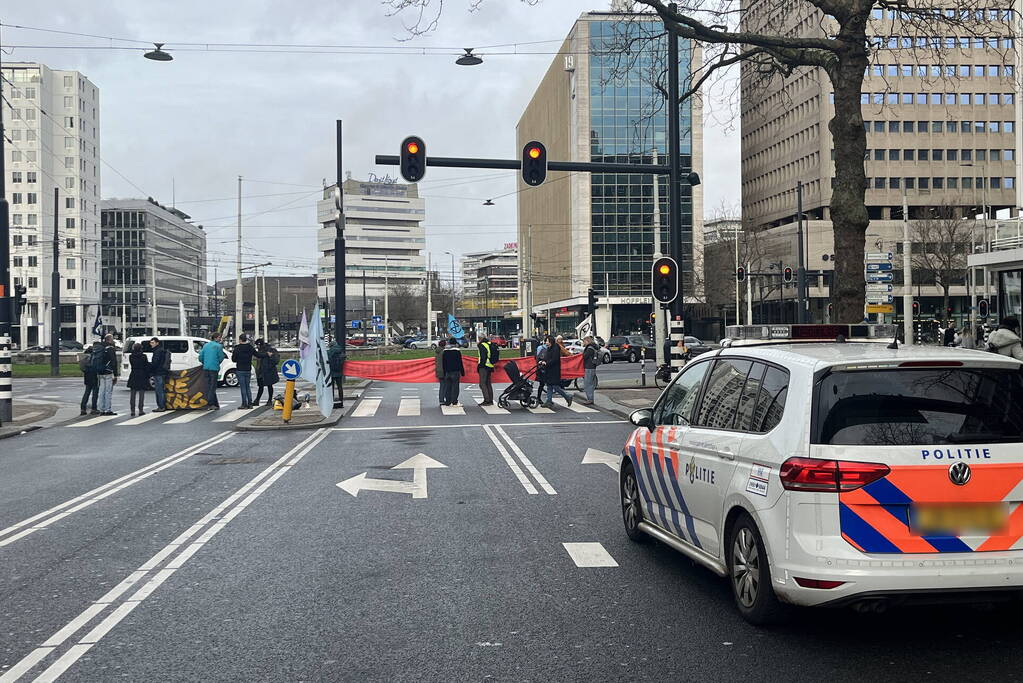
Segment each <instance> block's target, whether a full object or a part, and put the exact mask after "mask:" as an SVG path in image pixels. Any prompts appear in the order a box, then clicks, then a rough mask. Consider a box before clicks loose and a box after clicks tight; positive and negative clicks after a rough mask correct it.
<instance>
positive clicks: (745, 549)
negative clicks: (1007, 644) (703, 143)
mask: <svg viewBox="0 0 1023 683" xmlns="http://www.w3.org/2000/svg"><path fill="white" fill-rule="evenodd" d="M895 334H896V330H895V327H894V326H891V325H770V326H752V327H751V326H743V327H730V328H728V330H727V337H728V338H730V339H731V340H732V341H731V343H730V345H728V346H727V347H726V348H722V349H721V350H718V351H713V352H711V353H708V354H705V355H703V356H700V357H699V358H698V359H696V360H694V361H692V362H691V363H689V364H688V365H687V366H686V367H685V368H684V369H683V370H682V371H681V372H680V373H678V375H677V376H676V377H675V379H674V381H672V383H671V384H670V385H669V386H668V387H667V388H666V389H665V390H664V392H663V393H662V394H661V396H660V397H659V398H658V400H657V402H656V404H655V405H654V406H653V407H652V408H646V409H642V410H637V411H636V412H634V413H633V414H632V416H631V421H632V423H633V424H634V425H636V427H637V429H635V431H634V432H633V433H632V435H631V437H630V438H629V440H628V443H627V444H626V445H625V448H624V450H623V452H622V467H621V475H620V491H621V506H622V516H623V519H624V522H625V531H626V533H627V534H628V536H629V537H630V538H631V539H632V540H634V541H643V540H647V539H649V538H654V539H657V540H658V541H661V542H663V543H665V544H667V545H669V546H671V547H672V548H674V549H675V550H677V551H679V552H681V553H682V554H684V555H686V556H687V557H689V558H691V559H692V560H695V561H696V562H698V563H700V564H702V565H703V566H705V567H707V568H709V569H710V570H711V571H713V572H715V573H717V574H718V575H720V576H722V577H727V578H728V580H729V581H730V583H731V586H732V592H733V595H734V597H735V602H736V605H737V607H738V609H739V611H740V613H741V614H742V616H743V617H745V618H746V620H747V621H749V622H751V623H754V624H766V623H770V622H772V621H776V620H777V619H779V618H780V617H781V616H782V615H783V613H784V611H785V606H784V604H785V603H787V604H791V605H800V606H816V605H829V606H851V607H853V608H855V609H857V610H859V611H882V610H884V609H885V608H886V607H888V606H889V605H892V604H901V603H907V602H913V601H919V602H924V601H928V602H930V601H942V600H949V599H955V600H966V601H977V602H989V601H996V600H1001V599H1019V598H1020V597H1021V596H1023V504H1021V503H1023V372H1021V368H1023V364H1021V363H1019V362H1017V361H1015V360H1012V359H1010V358H1007V357H1005V356H1000V355H997V354H993V353H988V352H985V351H965V350H962V349H952V348H942V347H921V346H905V345H899V344H896V343H894V342H893V339H894V337H895Z"/></svg>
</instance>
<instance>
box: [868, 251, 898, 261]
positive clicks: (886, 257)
mask: <svg viewBox="0 0 1023 683" xmlns="http://www.w3.org/2000/svg"><path fill="white" fill-rule="evenodd" d="M893 258H895V254H893V253H892V252H890V251H889V252H887V253H885V252H877V253H872V254H867V260H868V261H891V260H892V259H893Z"/></svg>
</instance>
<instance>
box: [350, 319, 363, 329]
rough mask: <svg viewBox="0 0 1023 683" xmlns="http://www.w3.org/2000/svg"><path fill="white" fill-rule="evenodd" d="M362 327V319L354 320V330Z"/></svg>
mask: <svg viewBox="0 0 1023 683" xmlns="http://www.w3.org/2000/svg"><path fill="white" fill-rule="evenodd" d="M360 327H362V321H361V320H353V321H352V329H353V330H357V329H359V328H360Z"/></svg>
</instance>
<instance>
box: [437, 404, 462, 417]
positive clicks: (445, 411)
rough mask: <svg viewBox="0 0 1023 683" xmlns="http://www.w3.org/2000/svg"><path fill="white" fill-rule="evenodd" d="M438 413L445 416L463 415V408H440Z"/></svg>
mask: <svg viewBox="0 0 1023 683" xmlns="http://www.w3.org/2000/svg"><path fill="white" fill-rule="evenodd" d="M440 412H442V413H443V414H445V415H465V408H463V407H462V404H458V405H457V406H441V407H440Z"/></svg>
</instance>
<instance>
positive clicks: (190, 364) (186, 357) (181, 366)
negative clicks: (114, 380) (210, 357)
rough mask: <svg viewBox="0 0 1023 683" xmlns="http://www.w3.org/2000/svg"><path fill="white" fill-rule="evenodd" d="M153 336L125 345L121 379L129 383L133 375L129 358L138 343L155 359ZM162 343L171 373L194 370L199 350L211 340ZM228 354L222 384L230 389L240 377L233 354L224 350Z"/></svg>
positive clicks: (170, 339)
mask: <svg viewBox="0 0 1023 683" xmlns="http://www.w3.org/2000/svg"><path fill="white" fill-rule="evenodd" d="M152 338H153V337H152V336H148V337H129V338H128V340H127V341H126V342H125V344H124V349H123V350H122V354H121V378H122V380H123V381H125V382H127V380H128V375H129V374H131V365H130V364H129V363H128V356H129V355H130V354H131V349H132V347H133V346H135V344H136V343H138V344H142V350H143V351H145V352H146V354H147V355H148V356H149V358H150V360H152V358H153V347H152V346H150V345H149V340H150V339H152ZM157 338H158V339H159V340H160V343H161V344H163V348H165V349H167V351H169V352H170V355H171V367H170V369H171V372H174V371H176V370H188V369H189V368H194V367H196V366H197V365H201V363H199V350H200V349H201V348H202V347H203V345H204V344H206V342H208V341H209V339H203V338H202V337H160V336H158V337H157ZM224 352H225V353H226V354H227V358H225V359H224V362H222V363H221V364H220V384H221V385H223V386H228V387H236V386H238V375H237V373H236V372H235V369H234V361H232V360H231V352H230V351H228V350H227V349H224Z"/></svg>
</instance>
